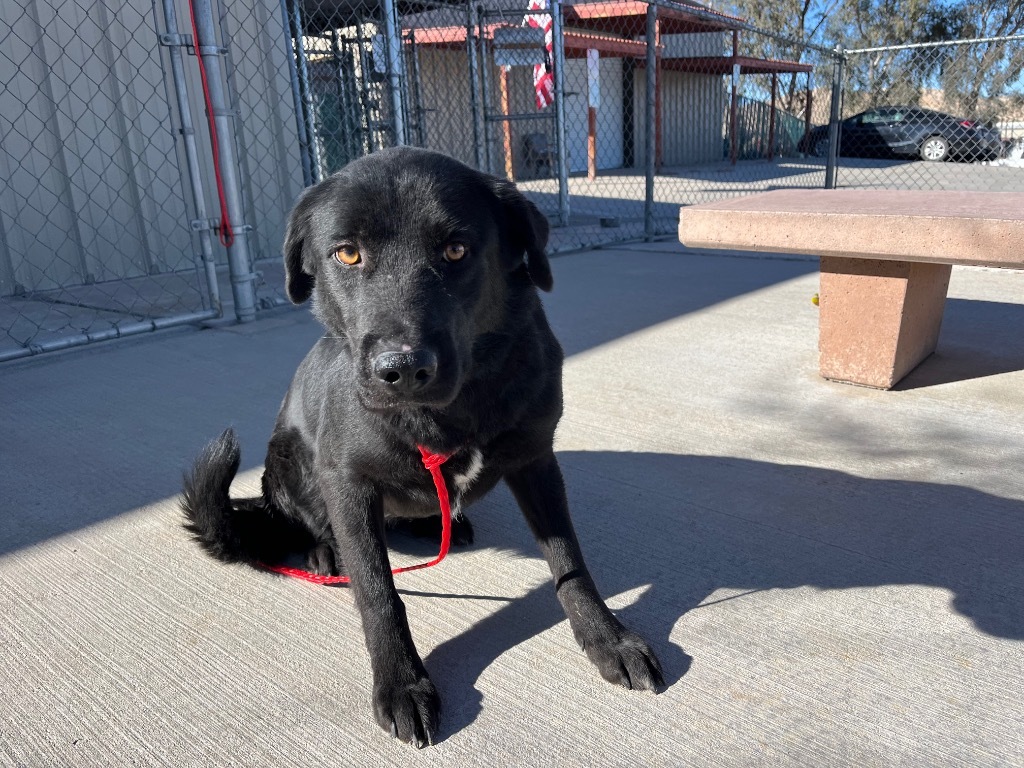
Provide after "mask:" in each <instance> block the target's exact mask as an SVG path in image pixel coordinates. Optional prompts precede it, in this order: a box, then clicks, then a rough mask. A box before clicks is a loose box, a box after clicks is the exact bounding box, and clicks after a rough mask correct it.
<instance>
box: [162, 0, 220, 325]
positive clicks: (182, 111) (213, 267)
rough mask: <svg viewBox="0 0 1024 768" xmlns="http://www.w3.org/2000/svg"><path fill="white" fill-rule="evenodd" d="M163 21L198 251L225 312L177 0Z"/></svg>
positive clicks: (169, 1)
mask: <svg viewBox="0 0 1024 768" xmlns="http://www.w3.org/2000/svg"><path fill="white" fill-rule="evenodd" d="M163 11H164V25H165V28H166V29H167V35H166V39H165V40H163V41H162V42H164V43H165V44H166V45H167V46H168V51H169V55H170V59H171V79H172V80H173V82H174V96H175V99H176V101H177V104H178V118H179V120H180V121H181V128H180V130H181V138H182V140H183V142H184V145H185V164H186V167H187V168H188V182H189V188H190V189H191V191H192V204H193V205H194V206H195V213H196V218H195V221H194V222H192V228H193V230H195V231H197V233H198V235H199V251H200V253H201V255H202V260H203V271H204V273H205V275H206V288H207V290H208V291H209V292H210V303H211V305H212V306H213V308H214V309H216V310H217V314H218V316H219V315H221V314H222V313H223V311H224V310H223V307H222V306H221V302H220V284H219V283H218V282H217V262H216V257H215V256H214V254H213V238H212V237H211V235H210V233H211V232H212V229H211V228H210V226H209V225H208V223H207V222H208V218H207V214H206V196H205V195H204V194H203V184H202V181H201V173H200V169H199V150H198V149H197V148H196V131H195V127H194V125H193V123H192V110H191V108H190V107H189V103H188V93H187V86H186V85H185V66H184V63H183V62H182V57H181V46H182V44H183V39H182V37H181V35H180V34H179V33H178V18H177V13H176V11H175V9H174V0H163Z"/></svg>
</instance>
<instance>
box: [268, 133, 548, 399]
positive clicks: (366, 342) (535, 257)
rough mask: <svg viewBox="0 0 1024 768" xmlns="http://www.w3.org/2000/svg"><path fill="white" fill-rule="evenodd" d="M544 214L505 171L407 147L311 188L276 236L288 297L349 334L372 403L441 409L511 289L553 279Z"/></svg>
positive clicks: (496, 322) (503, 311)
mask: <svg viewBox="0 0 1024 768" xmlns="http://www.w3.org/2000/svg"><path fill="white" fill-rule="evenodd" d="M547 238H548V224H547V220H546V219H545V218H544V216H543V215H542V214H541V213H540V211H538V210H537V208H536V206H534V204H533V203H531V202H530V201H529V200H527V199H526V198H525V197H523V195H521V194H520V193H519V191H518V190H517V189H516V188H515V186H514V185H513V184H511V183H509V182H507V181H503V180H500V179H496V178H494V177H492V176H488V175H486V174H483V173H480V172H478V171H475V170H473V169H471V168H469V167H468V166H465V165H463V164H462V163H459V162H458V161H456V160H453V159H452V158H450V157H447V156H445V155H441V154H437V153H434V152H428V151H425V150H420V149H413V148H408V147H403V148H397V149H390V150H383V151H381V152H377V153H375V154H372V155H368V156H366V157H363V158H360V159H359V160H356V161H354V162H352V163H350V164H349V165H347V166H346V167H345V168H343V169H342V170H341V171H339V172H338V173H336V174H334V175H333V176H331V177H329V178H327V179H326V180H324V181H323V182H321V183H320V184H317V185H316V186H314V187H312V188H310V189H309V190H307V191H306V192H305V193H304V194H303V195H302V197H301V198H300V200H299V201H298V203H297V204H296V206H295V208H294V210H293V211H292V214H291V218H290V220H289V223H288V232H287V235H286V237H285V244H284V262H285V273H286V280H287V282H286V287H287V291H288V297H289V298H290V299H291V300H292V301H293V302H295V303H296V304H299V303H302V302H304V301H306V300H307V299H309V298H310V296H312V297H313V308H314V312H315V314H316V315H317V317H318V318H319V319H320V321H321V322H322V323H323V324H324V325H325V326H326V327H327V329H328V330H329V332H330V333H331V334H332V335H335V336H338V337H340V338H342V339H343V340H345V341H346V342H347V344H348V347H349V349H350V350H351V353H352V357H353V360H354V362H355V376H356V379H357V381H356V382H354V384H355V385H356V386H357V390H358V393H359V396H360V398H361V399H362V400H363V402H364V404H366V405H367V406H369V407H371V408H380V409H387V408H397V407H408V406H419V405H427V406H435V407H443V406H444V405H446V404H447V403H449V402H451V401H452V400H453V399H454V398H455V397H456V395H457V394H458V392H459V390H460V388H461V387H462V384H463V382H464V381H465V379H466V377H467V375H468V374H469V367H470V365H471V362H472V355H473V348H474V345H475V344H476V343H477V342H478V341H479V340H481V339H483V338H485V337H486V336H487V335H488V334H496V333H498V334H500V333H503V332H504V333H507V332H508V331H509V330H510V328H509V327H508V325H509V317H508V315H509V311H510V307H511V306H512V305H513V304H516V303H517V301H516V298H517V297H521V296H522V295H523V293H524V292H529V293H533V292H534V288H535V287H537V288H541V289H543V290H545V291H548V290H550V289H551V285H552V277H551V268H550V266H549V264H548V259H547V256H546V255H545V253H544V248H545V246H546V245H547Z"/></svg>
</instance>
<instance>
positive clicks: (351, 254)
mask: <svg viewBox="0 0 1024 768" xmlns="http://www.w3.org/2000/svg"><path fill="white" fill-rule="evenodd" d="M334 258H336V259H337V260H338V261H340V262H341V263H342V264H344V265H345V266H346V267H354V266H355V265H356V264H358V263H359V262H360V261H362V259H363V257H362V256H360V255H359V249H358V248H356V247H355V246H354V245H343V246H341V247H340V248H338V249H336V250H335V251H334Z"/></svg>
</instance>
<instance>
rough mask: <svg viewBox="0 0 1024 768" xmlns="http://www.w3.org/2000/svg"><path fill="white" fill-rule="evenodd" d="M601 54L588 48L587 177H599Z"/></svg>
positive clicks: (591, 178) (592, 178)
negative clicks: (598, 122)
mask: <svg viewBox="0 0 1024 768" xmlns="http://www.w3.org/2000/svg"><path fill="white" fill-rule="evenodd" d="M600 73H601V55H600V53H599V52H598V51H597V49H595V48H588V49H587V178H588V179H590V180H591V181H593V180H594V179H596V178H597V103H596V101H597V100H598V99H600V88H601V80H600V77H601V74H600Z"/></svg>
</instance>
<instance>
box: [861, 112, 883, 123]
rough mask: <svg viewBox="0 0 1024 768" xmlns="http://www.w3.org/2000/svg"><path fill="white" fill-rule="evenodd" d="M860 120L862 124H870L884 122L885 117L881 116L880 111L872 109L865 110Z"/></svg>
mask: <svg viewBox="0 0 1024 768" xmlns="http://www.w3.org/2000/svg"><path fill="white" fill-rule="evenodd" d="M860 122H861V123H863V124H864V125H871V124H872V123H884V122H885V118H884V117H882V114H881V113H880V112H878V111H877V110H874V109H872V110H870V111H869V112H865V113H864V114H863V115H861V116H860Z"/></svg>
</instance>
